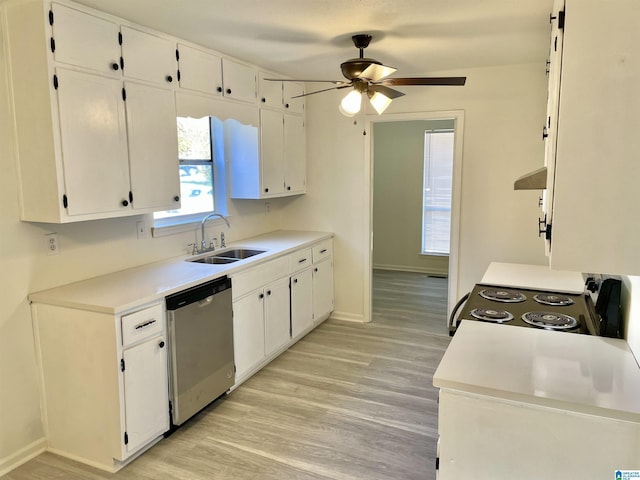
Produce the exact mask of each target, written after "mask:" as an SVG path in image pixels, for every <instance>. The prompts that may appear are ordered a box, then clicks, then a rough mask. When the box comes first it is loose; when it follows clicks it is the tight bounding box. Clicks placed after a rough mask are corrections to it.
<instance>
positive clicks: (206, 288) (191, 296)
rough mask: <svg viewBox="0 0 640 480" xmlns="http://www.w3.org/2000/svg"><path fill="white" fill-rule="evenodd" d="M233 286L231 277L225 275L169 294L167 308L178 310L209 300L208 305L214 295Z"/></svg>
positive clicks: (166, 299) (166, 300)
mask: <svg viewBox="0 0 640 480" xmlns="http://www.w3.org/2000/svg"><path fill="white" fill-rule="evenodd" d="M230 288H231V279H230V278H228V277H227V276H226V275H225V276H224V277H220V278H216V279H215V280H211V281H210V282H206V283H203V284H200V285H196V286H195V287H191V288H189V289H187V290H183V291H181V292H178V293H174V294H172V295H168V296H167V297H166V298H165V302H166V305H167V310H169V311H171V310H178V309H179V308H183V307H186V306H187V305H191V304H192V303H196V302H203V301H207V299H208V298H209V297H211V300H209V301H208V302H207V303H206V305H208V304H209V303H211V301H213V296H214V295H216V294H218V293H221V292H224V291H225V290H228V289H230Z"/></svg>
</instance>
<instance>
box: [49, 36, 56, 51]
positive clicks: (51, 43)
mask: <svg viewBox="0 0 640 480" xmlns="http://www.w3.org/2000/svg"><path fill="white" fill-rule="evenodd" d="M49 47H50V48H51V53H54V52H55V51H56V40H55V38H53V37H51V39H50V40H49Z"/></svg>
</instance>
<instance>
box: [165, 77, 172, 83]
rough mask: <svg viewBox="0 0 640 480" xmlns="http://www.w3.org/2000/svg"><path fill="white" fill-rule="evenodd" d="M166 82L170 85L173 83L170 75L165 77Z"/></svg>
mask: <svg viewBox="0 0 640 480" xmlns="http://www.w3.org/2000/svg"><path fill="white" fill-rule="evenodd" d="M166 80H167V82H169V83H171V82H173V77H172V76H171V75H167V76H166Z"/></svg>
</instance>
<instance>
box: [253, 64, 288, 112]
mask: <svg viewBox="0 0 640 480" xmlns="http://www.w3.org/2000/svg"><path fill="white" fill-rule="evenodd" d="M266 78H274V75H272V74H269V73H264V72H260V80H259V83H258V87H259V88H258V103H259V104H260V106H261V107H271V108H283V104H282V82H274V81H271V80H265V79H266Z"/></svg>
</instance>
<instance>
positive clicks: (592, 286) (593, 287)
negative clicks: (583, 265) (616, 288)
mask: <svg viewBox="0 0 640 480" xmlns="http://www.w3.org/2000/svg"><path fill="white" fill-rule="evenodd" d="M586 286H587V290H589V291H590V292H591V293H596V292H597V291H598V282H596V281H595V280H594V279H593V278H591V277H589V278H587V283H586Z"/></svg>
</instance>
